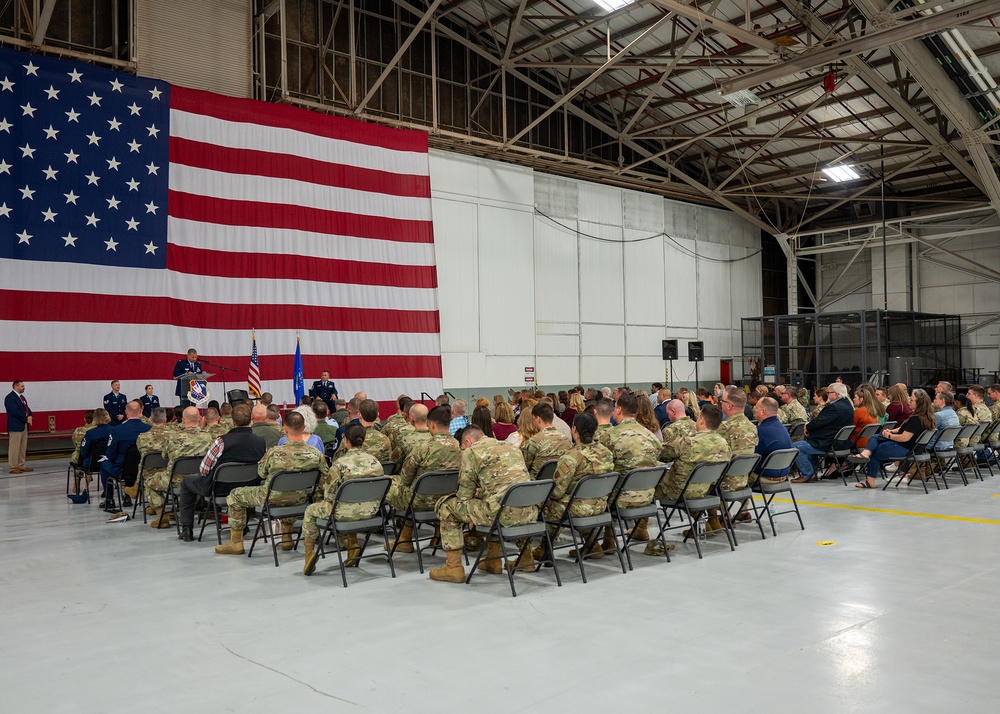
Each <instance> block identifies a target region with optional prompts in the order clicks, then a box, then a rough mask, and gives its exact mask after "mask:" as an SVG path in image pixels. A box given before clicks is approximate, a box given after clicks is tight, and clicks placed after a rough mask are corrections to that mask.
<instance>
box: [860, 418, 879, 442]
mask: <svg viewBox="0 0 1000 714" xmlns="http://www.w3.org/2000/svg"><path fill="white" fill-rule="evenodd" d="M883 429H885V424H879V423H877V422H876V423H875V424H865V425H864V426H863V427H862V428H861V431H860V432H859V433H858V441H865V440H866V439H870V438H871V437H873V436H875V435H876V434H878V433H879V432H880V431H882V430H883Z"/></svg>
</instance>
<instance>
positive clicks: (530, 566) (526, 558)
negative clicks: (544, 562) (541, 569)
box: [507, 540, 545, 572]
mask: <svg viewBox="0 0 1000 714" xmlns="http://www.w3.org/2000/svg"><path fill="white" fill-rule="evenodd" d="M539 548H541V549H542V551H543V552H544V549H545V546H544V545H541V546H539ZM536 550H538V548H532V547H531V541H530V540H529V541H528V542H527V543H526V544H525V546H524V555H522V556H521V562H520V563H517V558H511V559H510V560H508V561H507V566H508V567H509V568H510V569H511V570H513V569H514V564H515V563H517V569H518V570H523V571H525V572H531V571H534V569H535V551H536ZM539 557H541V556H539Z"/></svg>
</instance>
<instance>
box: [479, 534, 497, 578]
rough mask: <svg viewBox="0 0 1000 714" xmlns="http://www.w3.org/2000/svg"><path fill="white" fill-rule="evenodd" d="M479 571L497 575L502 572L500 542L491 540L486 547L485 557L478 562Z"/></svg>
mask: <svg viewBox="0 0 1000 714" xmlns="http://www.w3.org/2000/svg"><path fill="white" fill-rule="evenodd" d="M478 568H479V570H482V571H485V572H487V573H493V574H494V575H499V574H500V573H502V572H503V561H502V560H501V558H500V541H498V540H491V541H490V544H489V545H488V546H486V557H485V558H483V559H482V560H480V561H479V566H478Z"/></svg>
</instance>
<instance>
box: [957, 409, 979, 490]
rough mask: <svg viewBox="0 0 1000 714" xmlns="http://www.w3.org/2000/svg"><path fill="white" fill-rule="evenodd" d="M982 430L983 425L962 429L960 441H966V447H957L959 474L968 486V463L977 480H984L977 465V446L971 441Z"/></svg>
mask: <svg viewBox="0 0 1000 714" xmlns="http://www.w3.org/2000/svg"><path fill="white" fill-rule="evenodd" d="M981 428H982V424H966V425H965V426H963V427H962V431H960V432H959V434H958V436H957V437H955V439H956V440H958V439H965V440H966V445H965V446H959V445H958V444H956V445H955V454H956V456H957V458H956V459H955V464H956V465H957V466H958V473H959V475H960V476H961V477H962V481H963V482H964V483H965V485H966V486H968V485H969V479H968V477H967V476H966V473H965V466H966V462H968V465H969V466H970V467H971V468H972V473H973V475H974V476H976V478H978V479H980V480H982V476H981V475H980V474H979V467H978V465H977V464H976V449H975V445H974V444H973V443H972V441H971V439H972V437H973V436H975V435H976V433H977V432H978V431H979V430H980V429H981Z"/></svg>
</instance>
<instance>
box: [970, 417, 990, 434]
mask: <svg viewBox="0 0 1000 714" xmlns="http://www.w3.org/2000/svg"><path fill="white" fill-rule="evenodd" d="M975 427H976V430H975V431H974V432H973V433H972V435H973V436H980V437H981V436H982V435H983V434H985V433H986V432H987V431H988V430H989V428H990V422H988V421H981V422H979V424H976V425H975Z"/></svg>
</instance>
